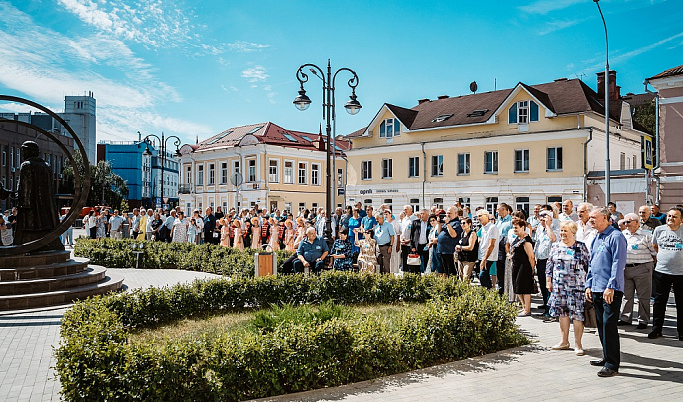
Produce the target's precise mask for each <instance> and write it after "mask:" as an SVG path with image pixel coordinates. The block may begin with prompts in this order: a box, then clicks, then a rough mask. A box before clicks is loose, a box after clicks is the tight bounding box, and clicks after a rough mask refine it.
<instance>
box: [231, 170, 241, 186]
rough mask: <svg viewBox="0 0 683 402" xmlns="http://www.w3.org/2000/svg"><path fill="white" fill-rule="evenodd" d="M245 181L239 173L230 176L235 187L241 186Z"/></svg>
mask: <svg viewBox="0 0 683 402" xmlns="http://www.w3.org/2000/svg"><path fill="white" fill-rule="evenodd" d="M243 181H244V180H243V179H242V174H241V173H239V172H235V173H233V174H232V176H230V183H232V185H233V186H239V185H240V184H242V182H243Z"/></svg>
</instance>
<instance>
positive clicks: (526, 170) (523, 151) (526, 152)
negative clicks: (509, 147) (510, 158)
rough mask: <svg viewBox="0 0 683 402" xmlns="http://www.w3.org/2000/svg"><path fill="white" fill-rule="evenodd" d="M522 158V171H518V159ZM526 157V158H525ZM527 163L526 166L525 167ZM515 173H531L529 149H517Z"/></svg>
mask: <svg viewBox="0 0 683 402" xmlns="http://www.w3.org/2000/svg"><path fill="white" fill-rule="evenodd" d="M518 156H521V157H522V159H521V161H520V162H521V169H517V161H518V159H517V157H518ZM525 156H526V158H525ZM525 163H526V166H525ZM514 164H515V165H514V172H515V173H529V149H515V159H514Z"/></svg>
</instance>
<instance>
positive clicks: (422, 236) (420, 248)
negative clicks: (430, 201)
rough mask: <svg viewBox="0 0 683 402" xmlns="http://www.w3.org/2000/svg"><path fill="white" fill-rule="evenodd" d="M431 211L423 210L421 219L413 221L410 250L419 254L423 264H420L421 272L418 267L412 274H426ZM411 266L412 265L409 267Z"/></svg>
mask: <svg viewBox="0 0 683 402" xmlns="http://www.w3.org/2000/svg"><path fill="white" fill-rule="evenodd" d="M430 229H431V228H430V227H429V211H427V210H426V209H423V210H422V211H420V219H419V220H416V221H413V227H412V228H411V230H410V248H411V252H413V253H416V254H419V255H420V259H421V260H422V264H420V267H419V271H418V268H417V265H415V266H413V267H412V272H414V273H416V274H419V273H424V272H425V269H426V268H427V261H429V249H426V246H427V243H428V241H429V230H430ZM409 266H410V265H409Z"/></svg>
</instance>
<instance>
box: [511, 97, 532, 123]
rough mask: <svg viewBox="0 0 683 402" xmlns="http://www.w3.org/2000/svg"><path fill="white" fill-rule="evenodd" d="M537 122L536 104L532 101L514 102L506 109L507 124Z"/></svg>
mask: <svg viewBox="0 0 683 402" xmlns="http://www.w3.org/2000/svg"><path fill="white" fill-rule="evenodd" d="M531 121H538V103H536V102H534V101H532V100H524V101H519V102H515V103H513V104H512V106H510V109H508V123H509V124H529V122H531Z"/></svg>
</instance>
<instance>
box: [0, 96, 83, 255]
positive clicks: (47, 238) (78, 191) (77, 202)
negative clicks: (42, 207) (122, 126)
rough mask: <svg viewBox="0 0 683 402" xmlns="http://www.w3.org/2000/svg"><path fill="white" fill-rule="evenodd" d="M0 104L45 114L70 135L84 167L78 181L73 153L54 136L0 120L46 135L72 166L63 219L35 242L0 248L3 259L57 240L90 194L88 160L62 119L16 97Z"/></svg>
mask: <svg viewBox="0 0 683 402" xmlns="http://www.w3.org/2000/svg"><path fill="white" fill-rule="evenodd" d="M0 101H9V102H15V103H22V104H24V105H29V106H32V107H34V108H36V109H38V110H40V111H42V112H45V113H47V114H48V115H50V116H51V117H52V118H53V119H55V120H57V121H58V122H59V123H60V124H61V125H62V126H63V127H64V128H65V129H66V130H67V131H68V132H69V134H71V137H72V138H73V140H74V142H75V143H76V145H78V148H79V150H80V151H81V155H82V156H83V164H84V167H85V172H84V174H83V179H82V180H81V175H80V174H79V173H80V171H79V170H78V166H77V165H76V160H75V159H74V157H73V154H72V153H71V152H69V150H68V149H67V148H66V146H64V144H63V143H62V142H61V141H60V140H59V139H58V138H57V137H55V135H54V134H52V133H50V132H47V131H45V130H43V129H42V128H40V127H36V126H34V125H32V124H29V123H25V122H22V121H15V120H6V119H0V121H11V122H12V123H15V124H19V125H21V126H25V127H28V128H31V129H33V130H36V131H38V132H39V133H41V134H43V135H44V136H46V137H47V138H49V139H51V140H52V141H53V142H55V143H56V144H57V145H58V146H59V148H60V149H61V150H62V151H63V152H64V154H65V155H66V156H67V157H68V158H69V162H70V163H71V166H73V169H74V178H75V180H76V185H75V194H74V200H73V202H72V203H71V207H70V209H69V213H68V214H67V215H66V217H65V218H64V220H63V221H62V222H61V223H60V224H59V225H57V226H56V227H55V228H54V229H53V230H52V231H51V232H50V233H48V234H46V235H44V236H43V237H41V238H40V239H36V240H33V241H30V242H26V243H22V244H13V245H11V246H0V257H6V256H11V255H18V254H25V253H30V252H31V251H34V250H37V249H39V248H41V247H43V246H45V245H47V244H49V243H51V242H52V241H54V240H56V239H57V238H59V236H61V235H62V234H63V233H64V232H65V231H66V230H67V229H68V228H69V227H70V226H71V225H73V223H74V222H75V221H76V218H78V216H79V215H80V212H81V210H82V209H83V207H84V206H85V204H86V202H87V200H88V193H89V192H90V161H88V156H87V153H86V150H85V147H84V146H83V143H82V142H81V140H80V139H79V138H78V136H77V135H76V133H75V132H74V130H73V129H72V128H71V127H70V126H69V125H68V124H67V123H66V121H64V119H62V118H61V117H59V115H57V114H56V113H54V112H53V111H51V110H50V109H48V108H46V107H45V106H43V105H40V104H38V103H35V102H33V101H30V100H28V99H24V98H19V97H16V96H10V95H0Z"/></svg>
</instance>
